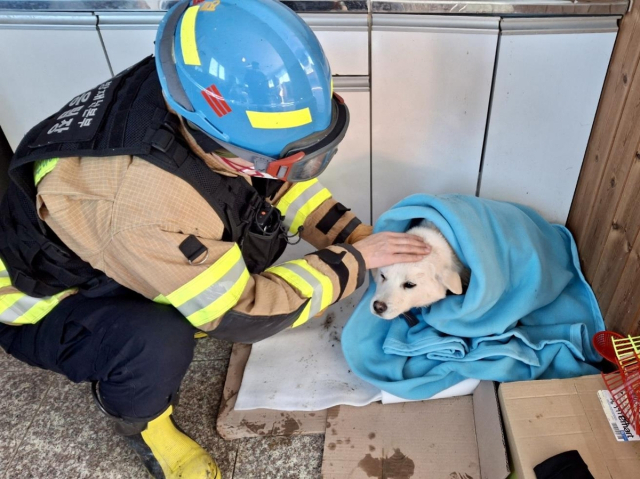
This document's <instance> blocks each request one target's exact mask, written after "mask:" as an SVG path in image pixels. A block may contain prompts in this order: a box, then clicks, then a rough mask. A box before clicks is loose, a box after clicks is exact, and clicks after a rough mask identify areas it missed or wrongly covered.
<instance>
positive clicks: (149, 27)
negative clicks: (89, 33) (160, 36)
mask: <svg viewBox="0 0 640 479" xmlns="http://www.w3.org/2000/svg"><path fill="white" fill-rule="evenodd" d="M163 16H164V14H163V13H104V14H102V13H100V14H98V28H99V29H100V34H101V35H102V41H103V42H104V48H105V50H106V52H107V56H108V57H109V62H110V63H111V69H112V70H113V73H115V74H118V73H120V72H121V71H122V70H124V69H126V68H129V67H130V66H131V65H134V64H136V63H138V62H139V61H140V60H142V59H143V58H146V57H148V56H149V55H153V53H154V50H155V45H154V42H155V40H156V31H157V30H158V25H159V24H160V21H161V20H162V17H163Z"/></svg>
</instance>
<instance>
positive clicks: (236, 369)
mask: <svg viewBox="0 0 640 479" xmlns="http://www.w3.org/2000/svg"><path fill="white" fill-rule="evenodd" d="M250 353H251V346H250V345H247V344H234V345H233V350H232V352H231V359H230V361H229V368H228V370H227V378H226V381H225V384H224V391H223V393H222V402H221V403H220V410H219V413H218V418H217V430H218V433H219V434H220V436H222V437H223V438H224V439H227V440H231V439H240V438H243V437H258V436H291V435H293V434H323V433H324V431H325V427H326V419H327V411H326V410H324V411H315V412H283V411H274V410H271V409H253V410H250V411H236V410H235V409H234V405H235V402H236V399H237V397H238V390H239V389H240V384H241V383H242V376H243V374H244V368H245V366H246V364H247V360H248V359H249V354H250Z"/></svg>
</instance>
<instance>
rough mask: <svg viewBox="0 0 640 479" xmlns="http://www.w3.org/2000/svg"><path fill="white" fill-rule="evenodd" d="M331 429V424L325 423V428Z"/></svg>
mask: <svg viewBox="0 0 640 479" xmlns="http://www.w3.org/2000/svg"><path fill="white" fill-rule="evenodd" d="M330 427H331V423H330V422H329V421H327V424H326V428H327V429H329V428H330Z"/></svg>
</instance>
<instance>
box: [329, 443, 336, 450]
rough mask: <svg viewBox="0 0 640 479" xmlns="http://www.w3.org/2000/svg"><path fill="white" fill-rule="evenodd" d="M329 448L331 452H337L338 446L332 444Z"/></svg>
mask: <svg viewBox="0 0 640 479" xmlns="http://www.w3.org/2000/svg"><path fill="white" fill-rule="evenodd" d="M327 447H328V448H329V450H330V451H335V450H336V445H335V443H333V442H330V443H329V445H328V446H327Z"/></svg>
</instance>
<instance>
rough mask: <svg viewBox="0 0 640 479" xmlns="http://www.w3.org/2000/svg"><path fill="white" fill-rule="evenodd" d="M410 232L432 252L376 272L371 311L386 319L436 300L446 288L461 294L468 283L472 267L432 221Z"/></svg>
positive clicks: (444, 294) (445, 292)
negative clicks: (412, 261)
mask: <svg viewBox="0 0 640 479" xmlns="http://www.w3.org/2000/svg"><path fill="white" fill-rule="evenodd" d="M407 233H409V234H413V235H416V236H420V237H421V238H422V239H424V241H425V242H426V243H427V244H429V245H430V246H431V253H430V254H429V255H427V256H425V258H424V259H423V260H422V261H418V262H416V263H402V264H395V265H392V266H387V267H385V268H380V269H378V270H376V271H375V272H374V280H375V282H376V294H375V296H374V297H373V300H372V301H371V312H372V313H373V314H375V315H377V316H380V317H381V318H383V319H394V318H397V317H398V316H399V315H401V314H402V313H405V312H407V311H409V310H410V309H411V308H416V307H420V306H428V305H430V304H432V303H435V302H436V301H439V300H441V299H443V298H444V297H445V296H446V295H447V291H451V292H452V293H453V294H462V292H463V285H464V286H467V285H468V284H469V276H470V272H469V270H468V269H467V268H465V267H464V266H463V264H462V263H461V262H460V260H459V259H458V257H457V256H456V254H455V252H454V251H453V248H451V245H449V243H448V242H447V240H446V239H445V238H444V236H442V233H440V231H439V230H438V229H437V228H436V227H435V226H434V225H433V224H432V223H429V222H427V221H423V222H422V223H421V224H420V225H419V226H416V227H414V228H411V229H410V230H409V231H408V232H407Z"/></svg>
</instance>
